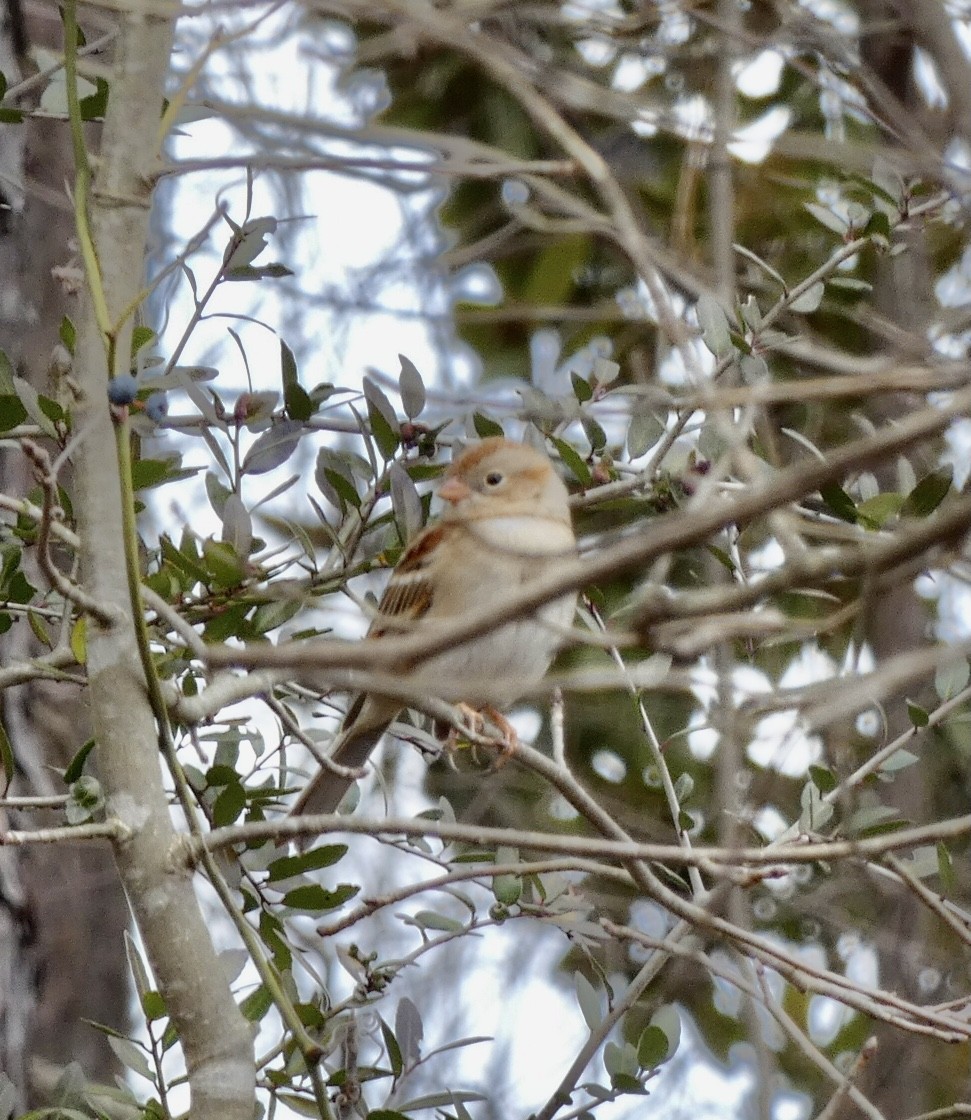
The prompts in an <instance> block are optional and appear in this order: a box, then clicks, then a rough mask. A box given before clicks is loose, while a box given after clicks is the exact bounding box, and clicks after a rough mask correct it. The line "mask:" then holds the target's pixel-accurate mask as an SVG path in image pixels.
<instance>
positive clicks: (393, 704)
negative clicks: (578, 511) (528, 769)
mask: <svg viewBox="0 0 971 1120" xmlns="http://www.w3.org/2000/svg"><path fill="white" fill-rule="evenodd" d="M438 496H439V498H440V499H441V500H442V501H443V502H444V508H443V510H442V513H441V515H440V517H439V519H438V520H437V522H434V523H432V524H430V525H428V526H427V527H426V528H425V529H424V530H422V531H421V532H420V533H419V534H418V535H417V536H416V537H415V539H414V540H413V541H412V542H411V543H410V544H409V545H408V547H407V548H406V549H405V551H404V553H403V554H402V557H401V559H400V560H399V562H398V564H397V566H396V567H395V569H394V571H393V572H392V574H391V578H390V580H389V582H388V585H387V588H386V589H385V592H384V595H383V596H382V598H381V600H380V602H379V604H378V608H377V612H376V614H375V616H374V619H373V621H372V623H371V627H370V629H369V631H368V636H367V639H366V640H373V641H380V640H381V638H382V637H383V636H385V635H387V636H390V635H392V634H398V635H400V634H401V633H403V632H408V633H414V632H415V629H416V628H418V629H420V627H421V626H422V625H423V624H425V623H436V624H441V623H442V622H447V621H448V620H449V619H452V618H458V617H461V616H462V615H464V614H469V613H472V612H475V611H476V610H479V609H481V607H482V606H483V604H485V603H489V602H498V601H501V599H502V598H503V597H504V596H508V595H509V594H510V593H512V592H514V591H515V590H516V589H519V588H521V587H522V586H523V585H524V584H528V583H530V582H532V581H533V580H536V579H540V578H542V577H544V576H546V575H548V574H549V573H550V572H551V571H554V570H555V568H556V565H557V564H558V563H561V562H562V561H563V560H565V559H570V558H572V557H573V556H574V555H575V554H576V537H575V535H574V532H573V525H572V521H571V517H570V506H569V494H568V492H567V488H566V486H565V485H564V483H563V481H562V479H561V478H560V477H559V475H558V474H557V473H556V471H555V470H554V468H553V465H552V464H551V462H550V460H549V459H548V458H547V456H546V455H545V454H544V453H543V452H542V451H539V450H537V449H536V448H534V447H532V446H529V445H527V444H524V443H517V442H514V441H512V440H509V439H506V438H505V437H501V436H496V437H491V438H489V439H484V440H482V441H481V442H478V443H475V444H473V445H471V446H470V447H468V448H467V449H466V450H465V451H464V452H462V454H461V455H459V456H458V457H457V458H456V459H455V460H454V461H453V462H452V464H451V466H450V467H449V468H448V470H447V471H446V474H445V476H444V479H443V482H442V484H441V486H440V487H439V489H438ZM576 600H577V594H576V592H569V593H566V594H564V595H562V596H560V597H558V598H556V599H554V600H552V601H551V602H549V603H546V604H544V605H543V606H542V607H540V608H539V609H538V610H537V611H536V612H534V613H532V614H528V615H526V616H524V617H522V618H518V619H515V620H513V621H511V622H507V623H503V624H502V625H501V626H499V627H497V629H495V630H493V631H490V632H487V633H484V634H480V635H478V636H477V637H474V638H470V639H469V640H468V641H465V642H463V643H461V644H460V645H456V646H452V647H451V648H449V649H446V650H443V651H442V652H441V653H436V654H432V655H430V656H429V657H427V658H424V659H422V660H421V661H420V662H417V663H414V664H409V665H402V666H398V667H396V668H395V669H394V670H393V671H394V672H396V675H398V676H399V677H400V678H401V680H402V681H403V682H404V683H406V684H408V685H409V686H410V687H412V686H413V687H415V688H417V689H425V688H427V690H428V692H429V694H430V695H433V696H441V695H442V694H443V692H444V693H446V694H447V695H448V698H449V699H453V698H454V697H455V696H457V695H458V694H459V693H461V699H462V701H463V702H464V703H462V704H461V705H460V708H462V709H463V710H464V711H465V712H466V714H467V715H469V714H470V713H471V712H473V711H475V710H476V709H479V710H484V711H485V712H486V713H487V715H488V717H489V719H490V721H491V722H493V723H494V724H496V726H497V727H498V728H499V729H500V731H501V732H502V733H503V736H504V738H505V740H506V743H507V745H508V746H509V747H513V746H514V745H515V732H514V731H513V729H512V726H511V724H509V723H508V721H506V720H505V719H504V717H502V716H501V715H500V713H499V709H500V708H508V707H509V706H510V705H512V704H513V703H515V701H516V700H518V699H519V697H520V696H522V695H523V693H525V692H526V691H527V690H528V689H529V688H531V687H532V686H533V685H535V684H537V683H538V682H539V681H540V680H542V678H543V677H544V676H545V674H546V671H547V669H548V668H549V666H550V663H551V662H552V660H553V657H554V656H555V654H556V652H557V650H558V649H559V647H560V646H561V645H562V644H563V641H564V635H565V634H566V632H567V630H568V627H569V626H570V624H571V622H572V621H573V615H574V612H575V610H576ZM404 706H405V705H404V704H403V702H402V701H401V700H400V699H398V700H395V699H393V698H390V697H386V696H380V695H377V694H371V693H361V694H360V695H358V696H356V697H355V698H354V700H353V701H352V702H351V704H350V706H349V707H348V710H347V714H346V716H345V717H344V720H343V723H342V726H341V729H340V730H339V731H338V733H337V736H336V738H335V741H334V744H333V747H332V748H331V751H330V754H329V758H330V760H331V761H332V762H333V763H336V764H338V765H339V766H340V767H344V768H347V769H348V770H351V771H353V770H356V769H360V767H362V766H363V765H364V763H365V762H366V761H367V759H368V757H369V755H370V754H371V752H372V751H373V750H374V748H375V747H376V746H377V744H378V742H379V740H380V739H381V736H382V735H383V734H384V732H385V731H386V730H387V728H388V727H389V725H390V724H391V723H392V722H393V721H394V720H395V719H396V718H397V716H398V715H399V714H400V712H401V710H402V708H403V707H404ZM353 781H354V777H353V775H352V774H346V775H345V774H341V773H337V772H335V771H334V770H331V769H329V768H327V767H321V768H320V770H319V771H318V773H317V774H316V775H315V776H314V777H313V778H312V779H311V780H310V781H309V782H308V784H307V786H306V787H305V788H304V790H303V791H302V792H301V793H300V795H299V796H298V798H297V800H296V802H295V803H294V804H293V806H292V807H291V809H290V816H302V815H305V814H308V813H332V812H334V811H335V810H336V809H337V806H338V805H339V804H340V802H341V800H342V799H343V796H344V794H345V793H346V792H347V790H348V789H349V788H350V786H351V784H352V783H353Z"/></svg>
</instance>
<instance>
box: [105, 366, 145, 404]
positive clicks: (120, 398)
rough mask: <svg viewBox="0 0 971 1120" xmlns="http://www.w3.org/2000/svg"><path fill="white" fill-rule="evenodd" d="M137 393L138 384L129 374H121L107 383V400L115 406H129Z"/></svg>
mask: <svg viewBox="0 0 971 1120" xmlns="http://www.w3.org/2000/svg"><path fill="white" fill-rule="evenodd" d="M137 393H138V382H137V381H136V380H135V378H134V377H132V375H131V374H130V373H122V374H119V375H118V376H117V377H113V378H112V379H111V380H110V381H109V382H108V400H109V401H111V403H112V404H115V405H119V406H120V405H125V404H131V402H132V401H133V400H134V399H135V396H136V394H137Z"/></svg>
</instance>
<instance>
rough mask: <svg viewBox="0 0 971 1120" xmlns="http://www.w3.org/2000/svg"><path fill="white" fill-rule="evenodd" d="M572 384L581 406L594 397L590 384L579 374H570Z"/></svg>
mask: <svg viewBox="0 0 971 1120" xmlns="http://www.w3.org/2000/svg"><path fill="white" fill-rule="evenodd" d="M570 382H571V383H572V385H573V393H574V396H575V397H576V399H577V400H578V401H579V402H580V404H585V403H586V402H587V401H588V400H590V398H591V397H592V396H593V389H592V388H591V387H590V382H589V381H585V380H584V379H583V378H582V377H581V376H580V375H579V374H578V373H572V372H571V373H570Z"/></svg>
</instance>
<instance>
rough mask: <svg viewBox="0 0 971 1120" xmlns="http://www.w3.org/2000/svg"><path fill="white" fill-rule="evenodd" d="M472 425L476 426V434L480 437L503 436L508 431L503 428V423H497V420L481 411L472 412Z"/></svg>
mask: <svg viewBox="0 0 971 1120" xmlns="http://www.w3.org/2000/svg"><path fill="white" fill-rule="evenodd" d="M472 427H473V428H475V434H476V435H477V436H478V437H479V439H490V438H491V437H492V436H503V435H505V434H506V433H505V432H504V431H503V430H502V425H501V424H498V423H496V421H495V420H493V419H491V418H490V417H488V416H485V415H484V414H483V413H481V412H473V413H472Z"/></svg>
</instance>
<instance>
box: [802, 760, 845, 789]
mask: <svg viewBox="0 0 971 1120" xmlns="http://www.w3.org/2000/svg"><path fill="white" fill-rule="evenodd" d="M809 777H810V778H812V780H813V782H814V783H815V785H816V788H817V789H818V790H819V791H820V793H829V791H830V790H831V789H836V787H837V785H838V784H839V783H838V782H837V781H836V775H835V774H834V773H833V771H832V770H829V769H827V768H826V767H825V766H810V767H809Z"/></svg>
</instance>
